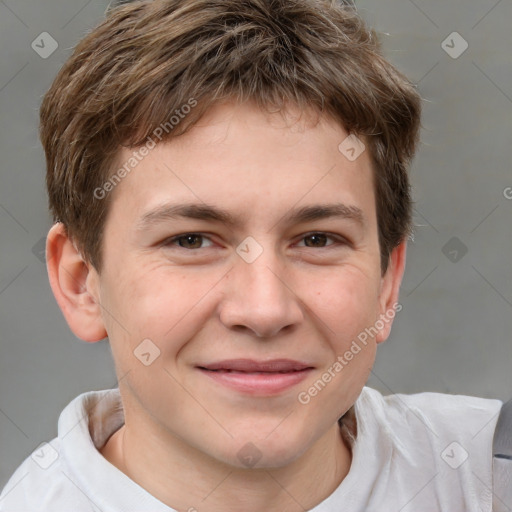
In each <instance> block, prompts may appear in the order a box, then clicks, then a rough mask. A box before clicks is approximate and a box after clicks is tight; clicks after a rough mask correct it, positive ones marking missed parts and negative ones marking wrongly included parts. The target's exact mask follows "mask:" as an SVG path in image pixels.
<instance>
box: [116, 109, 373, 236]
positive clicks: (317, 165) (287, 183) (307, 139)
mask: <svg viewBox="0 0 512 512" xmlns="http://www.w3.org/2000/svg"><path fill="white" fill-rule="evenodd" d="M353 137H354V136H351V137H349V134H348V133H347V132H346V131H345V130H344V129H343V127H342V126H341V125H339V124H338V123H336V122H335V121H333V120H332V119H330V118H327V117H321V116H320V117H318V116H317V117H316V118H315V117H314V116H313V117H312V116H310V115H303V116H302V117H300V118H299V114H298V113H297V112H293V111H290V113H289V114H288V115H287V116H285V117H283V116H282V115H281V114H280V113H272V114H269V113H266V112H262V111H261V110H260V109H259V108H258V107H257V106H255V105H253V104H244V105H237V104H233V103H225V104H222V105H217V106H216V107H214V108H212V109H211V110H210V111H209V112H208V113H207V114H206V115H205V116H204V117H203V118H202V119H201V120H200V121H199V122H198V123H196V124H195V125H194V127H193V128H191V129H190V130H189V131H188V132H186V133H185V134H184V135H181V136H179V137H175V138H172V139H170V140H169V141H168V142H165V143H159V144H157V145H156V146H155V147H154V148H152V149H150V150H149V151H148V152H147V154H146V156H144V157H143V158H142V159H140V161H138V162H137V165H136V166H135V167H134V168H133V170H131V171H130V172H129V173H127V176H126V177H125V178H123V179H122V180H121V182H120V183H119V184H118V185H117V186H116V187H115V190H114V191H113V198H112V199H113V201H112V205H111V209H112V210H114V211H113V212H112V214H113V215H114V216H118V215H120V214H121V213H122V214H123V216H124V218H125V219H126V220H130V221H131V222H132V223H135V224H137V225H139V227H140V223H141V221H143V220H144V219H146V220H147V219H148V217H151V212H154V211H156V210H158V209H162V208H165V205H169V204H171V205H172V204H175V205H177V204H193V203H195V204H198V205H200V204H203V205H205V206H206V205H208V206H210V207H213V208H214V209H217V210H219V211H220V210H222V211H223V212H224V213H225V214H227V215H225V218H226V219H227V218H229V219H230V220H231V221H233V219H235V218H236V219H238V220H240V221H244V222H251V221H252V222H256V221H258V220H261V221H262V222H267V223H268V222H274V223H275V221H276V218H277V217H279V216H283V217H284V216H286V215H287V213H289V211H290V210H291V209H292V208H294V209H299V208H301V207H302V208H304V207H307V206H308V205H309V206H313V205H320V204H323V205H326V204H333V203H337V204H338V205H340V204H341V205H342V207H343V206H346V207H347V209H349V210H352V212H356V211H358V212H359V213H360V215H359V216H362V217H363V219H364V220H365V221H366V222H367V223H368V224H369V225H371V224H372V223H374V222H375V206H374V205H375V200H374V187H373V171H372V165H371V159H370V156H369V154H368V151H366V150H362V147H363V146H362V143H363V142H362V140H361V141H360V143H361V145H360V146H357V147H355V146H354V141H357V140H359V139H355V140H354V139H353ZM350 146H354V148H353V149H354V150H355V151H357V152H358V153H360V154H357V155H356V156H357V157H356V158H352V157H353V152H352V153H350V151H349V152H348V153H347V148H348V149H349V150H350V149H352V148H351V147H350ZM134 151H136V150H134V149H128V148H123V149H122V150H121V151H120V152H119V155H118V159H117V167H118V168H121V167H122V166H123V165H125V164H126V162H128V161H129V160H130V158H131V159H133V153H134ZM347 211H348V210H347ZM304 217H307V215H305V216H303V218H304Z"/></svg>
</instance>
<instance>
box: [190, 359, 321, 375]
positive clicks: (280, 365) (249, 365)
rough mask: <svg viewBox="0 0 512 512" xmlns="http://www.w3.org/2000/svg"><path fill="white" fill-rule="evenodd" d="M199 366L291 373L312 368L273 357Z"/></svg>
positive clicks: (234, 370) (225, 370)
mask: <svg viewBox="0 0 512 512" xmlns="http://www.w3.org/2000/svg"><path fill="white" fill-rule="evenodd" d="M199 368H201V369H204V370H209V371H224V372H241V373H290V372H299V371H302V370H306V369H307V368H312V367H311V366H309V365H307V364H303V363H301V362H298V361H293V360H290V359H273V360H271V361H253V360H251V359H230V360H227V361H219V362H217V363H212V364H207V365H204V366H200V367H199Z"/></svg>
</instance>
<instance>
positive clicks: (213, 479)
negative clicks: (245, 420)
mask: <svg viewBox="0 0 512 512" xmlns="http://www.w3.org/2000/svg"><path fill="white" fill-rule="evenodd" d="M127 423H129V422H127ZM130 426H131V425H129V424H125V425H124V426H123V427H121V429H119V430H118V431H117V432H116V433H115V434H114V435H113V436H112V437H111V438H110V439H109V441H108V442H107V444H106V445H105V447H104V448H103V449H102V450H101V453H102V454H103V456H104V457H105V458H106V459H107V460H109V461H110V462H111V463H112V464H113V465H114V466H116V467H117V468H118V469H119V470H121V471H122V472H123V473H125V474H126V475H127V476H128V477H130V478H131V479H132V480H133V481H134V482H136V483H137V484H139V485H140V486H141V487H143V488H144V489H146V490H147V491H148V492H149V493H150V494H151V495H153V496H154V497H155V498H156V499H158V500H159V501H161V502H162V503H164V504H166V505H167V506H169V507H171V508H174V509H176V510H180V511H181V510H184V511H185V510H186V511H190V512H194V510H197V511H200V512H221V511H222V512H235V511H239V510H244V511H245V512H259V511H261V510H266V511H268V512H274V511H279V512H299V511H300V512H303V511H304V510H309V509H311V508H313V507H315V506H316V505H318V504H319V503H320V502H322V501H323V500H324V499H325V498H327V497H328V496H329V495H330V494H331V493H332V492H333V491H334V490H335V489H336V488H337V487H338V486H339V484H340V483H341V481H342V480H343V479H344V478H345V476H346V475H347V473H348V471H349V468H350V463H351V451H350V447H349V445H348V442H347V441H346V439H344V437H342V435H341V432H340V427H339V425H338V424H335V425H333V427H332V428H331V429H329V430H328V431H327V432H326V434H324V436H322V437H321V438H320V439H318V440H317V441H316V442H315V443H314V444H313V445H312V446H311V447H310V448H309V449H308V450H307V451H306V452H305V453H304V454H303V455H302V456H300V457H299V458H298V459H296V460H295V461H293V462H292V463H291V464H288V465H287V466H284V467H279V468H266V469H265V468H258V469H245V468H244V469H240V468H237V467H233V466H231V465H227V464H224V463H223V462H221V461H218V460H216V459H213V458H211V457H209V456H207V455H205V454H204V453H200V452H197V451H196V450H194V449H193V448H191V447H190V446H188V445H185V444H184V443H183V442H182V441H180V440H179V439H172V442H170V443H169V438H168V437H166V438H165V443H163V444H162V441H161V439H160V437H157V436H156V435H148V434H147V431H145V430H142V431H143V432H145V433H144V435H143V437H142V438H141V437H140V436H139V435H138V432H139V431H140V430H139V429H137V428H136V425H135V428H130ZM177 468H179V469H177Z"/></svg>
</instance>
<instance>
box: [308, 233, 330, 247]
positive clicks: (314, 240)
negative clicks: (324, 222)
mask: <svg viewBox="0 0 512 512" xmlns="http://www.w3.org/2000/svg"><path fill="white" fill-rule="evenodd" d="M329 238H330V237H328V236H327V235H324V234H323V233H313V234H312V235H308V236H305V237H304V240H309V241H310V243H307V242H306V247H325V246H326V245H327V240H328V239H329Z"/></svg>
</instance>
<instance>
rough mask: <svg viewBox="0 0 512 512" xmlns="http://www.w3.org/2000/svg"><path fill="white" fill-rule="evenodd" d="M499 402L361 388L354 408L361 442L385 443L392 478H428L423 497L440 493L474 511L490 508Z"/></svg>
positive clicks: (440, 394) (444, 497) (475, 398)
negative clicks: (380, 391) (385, 392)
mask: <svg viewBox="0 0 512 512" xmlns="http://www.w3.org/2000/svg"><path fill="white" fill-rule="evenodd" d="M501 407H502V402H501V401H500V400H494V399H486V398H478V397H471V396H465V395H450V394H443V393H418V394H411V395H406V394H393V395H389V396H383V395H382V394H381V393H379V392H378V391H376V390H374V389H371V388H368V387H365V388H364V389H363V391H362V393H361V395H360V397H359V398H358V400H357V402H356V407H355V410H356V417H357V429H358V436H359V433H360V431H361V434H362V436H361V437H362V438H363V439H364V438H366V441H364V442H365V444H370V445H371V443H372V439H373V441H374V442H375V441H378V442H379V444H380V445H381V446H385V447H386V450H387V451H386V458H387V459H388V460H390V461H391V465H392V467H393V472H394V475H395V477H396V479H398V480H402V481H414V482H422V481H425V482H428V483H425V485H426V487H425V489H424V490H423V491H422V493H421V495H422V496H423V497H425V496H427V495H428V494H429V492H430V493H432V499H434V498H435V499H441V498H440V497H442V499H443V500H446V503H450V504H451V506H452V507H455V508H456V509H461V508H460V507H462V508H463V509H464V510H467V511H469V510H471V511H472V510H477V509H476V508H475V507H476V506H477V505H478V506H479V507H480V508H478V510H490V503H491V496H492V494H491V493H492V441H493V436H494V430H495V428H496V423H497V420H498V416H499V412H500V410H501ZM365 434H366V435H365ZM429 478H431V479H432V480H429ZM418 485H419V484H418ZM476 496H478V499H477V500H476V501H475V499H476V498H475V497H476ZM457 507H458V508H457ZM464 507H465V508H464Z"/></svg>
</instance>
